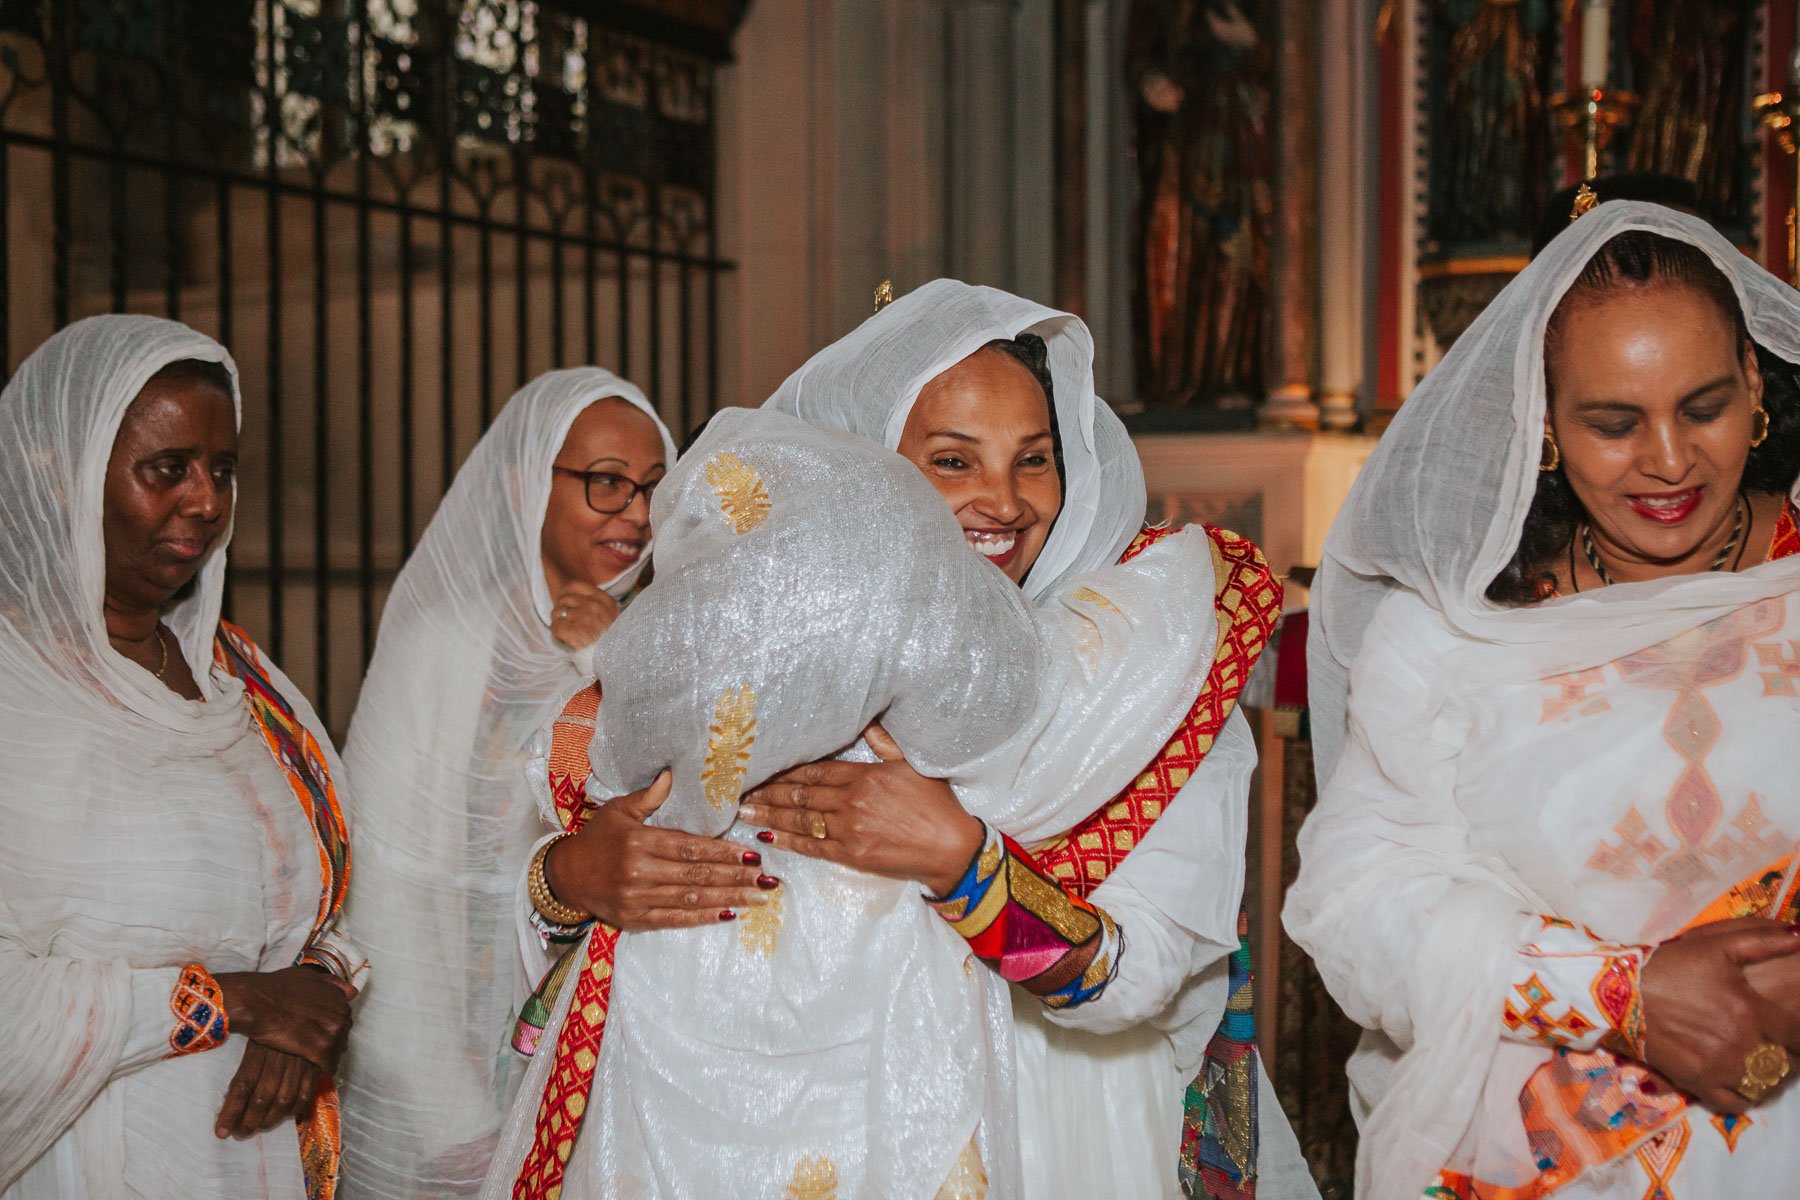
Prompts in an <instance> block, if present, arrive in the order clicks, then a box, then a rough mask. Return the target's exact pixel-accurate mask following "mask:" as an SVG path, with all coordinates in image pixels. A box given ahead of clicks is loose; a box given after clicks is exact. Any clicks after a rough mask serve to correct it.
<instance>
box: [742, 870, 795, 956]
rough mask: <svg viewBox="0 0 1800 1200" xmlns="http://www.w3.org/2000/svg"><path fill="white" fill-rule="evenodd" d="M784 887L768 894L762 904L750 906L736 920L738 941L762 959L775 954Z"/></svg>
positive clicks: (779, 930)
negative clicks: (766, 899) (767, 897)
mask: <svg viewBox="0 0 1800 1200" xmlns="http://www.w3.org/2000/svg"><path fill="white" fill-rule="evenodd" d="M785 891H787V888H786V887H785V886H782V887H778V888H776V889H775V890H774V891H772V892H770V893H769V899H768V901H767V902H766V903H763V904H752V905H750V906H749V908H747V909H746V910H745V911H744V915H743V916H741V917H739V918H738V941H739V942H741V943H742V944H743V947H744V949H745V950H748V951H749V952H750V953H752V954H760V955H762V956H763V957H764V958H767V957H769V956H770V955H771V954H774V953H775V936H776V934H778V933H780V932H781V894H782V893H783V892H785Z"/></svg>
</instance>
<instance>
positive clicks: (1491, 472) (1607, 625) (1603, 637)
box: [1307, 200, 1800, 782]
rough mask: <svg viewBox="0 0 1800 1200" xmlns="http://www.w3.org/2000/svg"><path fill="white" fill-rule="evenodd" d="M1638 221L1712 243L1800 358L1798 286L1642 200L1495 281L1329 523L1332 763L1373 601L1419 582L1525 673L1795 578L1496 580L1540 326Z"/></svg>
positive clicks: (1685, 624) (1536, 437)
mask: <svg viewBox="0 0 1800 1200" xmlns="http://www.w3.org/2000/svg"><path fill="white" fill-rule="evenodd" d="M1631 229H1643V230H1647V231H1649V232H1651V233H1655V234H1660V235H1662V236H1664V237H1669V238H1674V239H1677V240H1679V241H1683V242H1690V243H1692V244H1693V245H1695V246H1698V247H1699V248H1700V249H1702V250H1704V251H1706V253H1707V255H1708V256H1709V257H1710V258H1711V259H1712V260H1713V262H1714V263H1716V264H1717V265H1718V267H1719V269H1720V270H1721V271H1722V272H1724V274H1725V277H1726V278H1727V279H1729V280H1730V281H1731V284H1732V286H1733V288H1735V289H1736V291H1737V293H1738V300H1739V302H1740V304H1741V305H1742V307H1743V311H1744V319H1745V321H1746V323H1747V324H1748V326H1749V330H1750V336H1751V337H1752V338H1753V339H1754V340H1755V341H1756V342H1757V344H1759V345H1761V346H1762V347H1763V348H1764V349H1767V350H1769V351H1771V352H1773V353H1775V354H1777V355H1779V356H1780V357H1782V358H1784V359H1787V360H1788V361H1789V362H1800V295H1797V294H1796V293H1795V291H1794V290H1793V289H1792V288H1790V287H1789V286H1788V285H1787V284H1785V283H1782V282H1781V281H1780V280H1778V279H1776V278H1775V277H1774V276H1773V275H1770V274H1769V273H1768V272H1767V271H1765V270H1763V269H1762V268H1761V267H1759V266H1757V265H1756V264H1755V263H1753V262H1751V261H1750V260H1749V259H1748V258H1746V257H1745V256H1744V255H1743V254H1742V253H1740V252H1739V251H1738V249H1737V248H1736V247H1735V246H1733V245H1732V244H1731V243H1730V242H1728V241H1726V240H1725V238H1724V237H1723V236H1721V235H1720V234H1719V233H1718V231H1717V230H1715V229H1713V228H1712V226H1710V225H1708V224H1707V223H1706V222H1704V221H1702V220H1700V219H1699V218H1698V217H1691V216H1688V215H1686V214H1684V213H1678V212H1675V211H1674V210H1673V209H1668V208H1664V207H1662V206H1660V205H1655V204H1645V203H1640V202H1634V201H1625V200H1620V201H1613V202H1611V203H1607V204H1602V205H1600V206H1599V207H1598V208H1596V209H1594V210H1593V211H1592V212H1590V213H1588V214H1587V215H1586V216H1584V217H1582V218H1581V219H1580V220H1577V221H1575V222H1573V223H1572V224H1571V225H1570V227H1569V228H1568V229H1567V230H1565V231H1564V232H1563V233H1562V234H1561V235H1560V236H1559V237H1558V238H1557V239H1556V240H1555V241H1554V242H1552V243H1550V245H1549V246H1548V247H1546V248H1545V250H1544V251H1543V252H1542V253H1541V254H1539V255H1538V257H1537V258H1536V259H1534V260H1532V262H1531V264H1530V265H1529V266H1527V267H1526V268H1525V270H1523V271H1521V272H1520V273H1519V274H1518V276H1517V277H1515V278H1514V279H1513V281H1512V282H1511V283H1509V284H1507V286H1506V288H1505V289H1504V290H1503V291H1502V292H1501V293H1500V295H1499V296H1497V297H1495V298H1494V301H1493V303H1491V304H1489V305H1488V306H1487V308H1486V309H1484V310H1483V311H1482V314H1481V315H1480V316H1479V317H1477V318H1476V319H1475V322H1474V324H1472V325H1470V326H1469V329H1468V331H1467V332H1466V333H1464V334H1463V335H1462V337H1460V338H1458V339H1457V341H1456V344H1455V345H1454V346H1452V347H1451V348H1450V352H1449V353H1448V354H1447V355H1445V356H1444V361H1443V362H1441V363H1439V364H1438V366H1437V369H1436V370H1434V371H1432V373H1431V374H1430V375H1429V376H1427V377H1426V379H1425V380H1424V382H1422V383H1421V384H1420V385H1419V386H1418V388H1417V389H1416V390H1414V392H1413V394H1412V395H1411V396H1410V397H1409V398H1408V399H1407V401H1406V404H1405V405H1404V406H1403V407H1402V408H1401V410H1400V415H1399V416H1398V417H1397V418H1395V420H1394V423H1393V425H1392V426H1390V427H1389V428H1388V431H1387V432H1386V433H1385V434H1383V435H1382V438H1381V444H1380V445H1378V446H1377V447H1376V448H1375V453H1374V455H1373V456H1372V457H1371V458H1370V459H1369V462H1368V465H1367V466H1365V467H1364V468H1363V470H1362V472H1361V474H1360V475H1358V476H1357V480H1356V484H1355V486H1354V487H1352V488H1351V489H1350V495H1349V497H1348V498H1347V499H1346V500H1345V502H1344V507H1343V509H1342V510H1341V511H1340V512H1339V513H1338V517H1337V520H1336V521H1335V522H1334V523H1333V524H1332V527H1331V533H1330V535H1329V536H1328V537H1327V538H1326V540H1325V553H1324V557H1323V560H1322V562H1321V563H1320V566H1319V573H1318V579H1317V581H1316V583H1315V585H1314V591H1313V594H1312V605H1313V612H1314V616H1313V626H1312V627H1313V635H1312V638H1311V640H1310V641H1309V643H1308V646H1307V661H1308V667H1309V670H1310V675H1311V680H1310V686H1309V693H1310V695H1309V698H1310V702H1311V708H1312V728H1313V754H1314V757H1315V758H1316V760H1317V763H1318V776H1319V779H1320V781H1321V782H1325V781H1327V780H1329V779H1330V776H1331V770H1332V767H1333V766H1334V765H1335V764H1336V762H1337V756H1338V751H1339V749H1340V747H1341V746H1342V743H1343V738H1344V731H1345V724H1346V699H1347V692H1348V689H1349V680H1350V666H1351V664H1352V663H1353V662H1355V660H1356V655H1357V652H1358V650H1360V649H1361V647H1362V640H1363V631H1364V630H1365V629H1366V628H1367V627H1368V625H1369V622H1370V621H1371V620H1372V619H1373V618H1374V615H1375V610H1376V609H1377V608H1378V607H1379V606H1380V605H1381V602H1382V601H1383V600H1385V599H1386V598H1387V597H1388V596H1389V595H1391V594H1393V593H1394V592H1396V591H1399V590H1402V589H1408V590H1411V591H1415V592H1417V593H1418V594H1419V595H1420V596H1422V597H1423V598H1424V600H1425V602H1426V603H1427V604H1429V605H1430V606H1431V607H1432V608H1434V609H1436V610H1437V611H1439V612H1440V613H1442V614H1443V615H1444V618H1445V620H1446V621H1447V622H1448V623H1449V624H1450V626H1451V628H1453V629H1455V630H1456V631H1457V632H1458V633H1460V634H1462V635H1464V636H1466V637H1468V638H1471V639H1476V640H1480V641H1487V642H1497V643H1502V644H1506V645H1510V646H1514V647H1516V648H1517V650H1518V654H1517V656H1516V657H1515V659H1514V662H1515V663H1516V664H1517V665H1518V667H1519V671H1520V677H1524V676H1525V674H1526V673H1527V672H1532V671H1535V672H1537V673H1538V675H1539V676H1544V675H1551V674H1556V673H1559V672H1562V671H1574V670H1582V669H1585V668H1587V667H1591V666H1595V665H1597V664H1599V663H1604V662H1610V661H1612V660H1613V659H1616V658H1619V657H1620V656H1622V655H1625V654H1630V653H1632V652H1633V651H1636V650H1641V649H1643V648H1644V647H1645V646H1650V645H1654V644H1656V643H1658V642H1660V641H1663V640H1664V639H1666V638H1668V637H1669V636H1671V635H1673V634H1674V633H1677V632H1680V631H1681V630H1684V629H1691V628H1693V627H1694V626H1696V625H1699V624H1701V623H1703V622H1705V621H1707V620H1710V619H1712V618H1713V617H1715V616H1718V615H1721V614H1723V613H1726V612H1729V611H1730V610H1732V609H1735V608H1738V607H1740V606H1742V605H1744V604H1748V603H1750V602H1752V601H1755V600H1758V599H1761V598H1763V597H1765V596H1769V595H1775V594H1778V593H1779V592H1781V591H1784V590H1786V586H1787V585H1786V584H1784V583H1782V582H1781V581H1780V580H1778V579H1772V578H1770V576H1769V575H1767V574H1760V575H1759V574H1754V573H1748V572H1747V573H1742V574H1737V573H1730V574H1721V573H1705V574H1700V575H1683V576H1677V577H1674V578H1669V579H1662V580H1656V581H1653V582H1648V583H1641V584H1630V585H1625V586H1618V587H1609V588H1604V589H1601V590H1599V591H1596V592H1592V593H1587V594H1583V595H1578V596H1574V597H1571V598H1569V599H1566V600H1562V601H1559V602H1556V603H1551V604H1538V605H1531V606H1528V607H1522V608H1521V607H1506V606H1502V605H1499V604H1495V603H1494V602H1493V601H1491V600H1489V599H1487V596H1486V592H1487V588H1488V585H1489V584H1490V583H1492V582H1493V580H1494V577H1495V576H1497V575H1498V574H1499V573H1500V570H1501V568H1502V567H1504V566H1505V565H1506V563H1507V562H1508V561H1509V560H1510V559H1511V558H1512V555H1513V552H1514V551H1515V550H1516V549H1517V548H1518V544H1519V535H1520V532H1521V530H1523V528H1524V525H1525V514H1526V511H1527V510H1528V509H1529V508H1530V507H1531V500H1532V496H1533V494H1534V492H1535V489H1536V487H1537V477H1538V472H1537V463H1538V457H1539V453H1540V449H1541V446H1542V439H1543V433H1544V411H1545V380H1544V329H1545V326H1546V325H1548V323H1549V321H1550V315H1551V313H1553V312H1554V311H1555V310H1556V306H1557V304H1558V303H1559V302H1561V300H1562V297H1563V294H1564V293H1565V292H1567V291H1568V290H1569V286H1570V284H1572V283H1573V282H1574V281H1575V278H1576V276H1578V275H1579V274H1580V273H1581V271H1582V269H1583V268H1584V267H1585V266H1586V265H1587V263H1588V260H1589V259H1591V258H1592V257H1593V256H1594V254H1595V253H1596V252H1597V251H1598V250H1599V249H1600V247H1601V246H1602V245H1604V244H1605V243H1606V242H1607V241H1609V240H1611V239H1612V238H1613V237H1615V236H1617V235H1618V234H1621V233H1624V232H1626V231H1627V230H1631Z"/></svg>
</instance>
